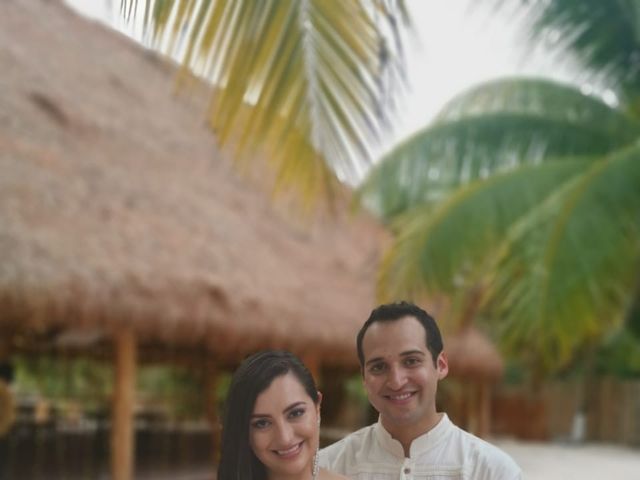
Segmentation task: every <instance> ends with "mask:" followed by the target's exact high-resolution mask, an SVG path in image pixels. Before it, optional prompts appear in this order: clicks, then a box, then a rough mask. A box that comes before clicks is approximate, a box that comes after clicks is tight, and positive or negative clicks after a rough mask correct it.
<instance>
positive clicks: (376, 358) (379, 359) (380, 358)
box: [365, 357, 384, 365]
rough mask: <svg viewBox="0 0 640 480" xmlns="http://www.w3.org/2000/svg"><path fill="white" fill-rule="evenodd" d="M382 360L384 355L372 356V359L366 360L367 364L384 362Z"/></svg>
mask: <svg viewBox="0 0 640 480" xmlns="http://www.w3.org/2000/svg"><path fill="white" fill-rule="evenodd" d="M382 361H384V358H382V357H375V358H372V359H371V360H367V361H366V362H365V365H370V364H372V363H377V362H382Z"/></svg>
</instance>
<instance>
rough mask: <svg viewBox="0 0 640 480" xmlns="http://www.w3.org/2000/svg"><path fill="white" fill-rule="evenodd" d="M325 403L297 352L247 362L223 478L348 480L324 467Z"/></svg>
mask: <svg viewBox="0 0 640 480" xmlns="http://www.w3.org/2000/svg"><path fill="white" fill-rule="evenodd" d="M321 399H322V395H321V394H320V392H318V391H317V390H316V386H315V383H314V382H313V378H312V377H311V374H310V373H309V371H308V370H307V369H306V368H305V366H304V365H303V364H302V362H301V361H300V360H299V359H298V358H297V357H295V356H294V355H293V354H291V353H289V352H282V351H266V352H260V353H257V354H255V355H253V356H251V357H249V358H247V359H246V360H245V361H244V362H243V363H242V365H240V367H239V368H238V370H236V372H235V374H234V375H233V379H232V381H231V386H230V388H229V394H228V396H227V401H226V414H225V419H224V426H223V430H222V454H221V458H220V465H219V467H218V480H277V479H283V478H288V479H290V480H342V479H344V478H345V477H342V476H340V475H337V474H334V473H331V472H328V471H326V470H324V469H321V468H318V463H317V462H318V457H317V456H318V445H319V434H320V401H321Z"/></svg>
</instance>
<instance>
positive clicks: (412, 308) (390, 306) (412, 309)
mask: <svg viewBox="0 0 640 480" xmlns="http://www.w3.org/2000/svg"><path fill="white" fill-rule="evenodd" d="M405 317H413V318H415V319H416V320H418V322H420V325H422V327H423V328H424V333H425V337H426V339H427V349H428V350H429V352H431V357H432V358H433V364H434V365H435V364H436V362H437V360H438V355H440V352H442V335H441V334H440V329H439V328H438V325H437V324H436V321H435V320H434V319H433V317H432V316H431V315H429V314H428V313H427V312H425V311H424V310H423V309H421V308H420V307H418V306H417V305H414V304H413V303H410V302H398V303H387V304H384V305H380V306H379V307H377V308H374V309H373V311H372V312H371V315H369V318H367V321H366V322H364V325H362V328H361V329H360V331H359V332H358V336H357V337H356V346H357V348H358V360H360V367H361V368H364V352H363V351H362V341H363V339H364V334H365V333H367V330H368V329H369V327H370V326H371V325H373V324H374V323H376V322H393V321H396V320H400V319H402V318H405Z"/></svg>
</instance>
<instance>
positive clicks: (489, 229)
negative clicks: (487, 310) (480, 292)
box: [379, 158, 591, 298]
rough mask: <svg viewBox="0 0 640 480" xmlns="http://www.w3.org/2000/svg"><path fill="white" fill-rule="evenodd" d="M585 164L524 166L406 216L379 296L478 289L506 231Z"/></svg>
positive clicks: (584, 161)
mask: <svg viewBox="0 0 640 480" xmlns="http://www.w3.org/2000/svg"><path fill="white" fill-rule="evenodd" d="M590 160H591V159H589V158H586V159H574V160H565V161H558V162H548V163H544V164H539V165H523V166H520V167H518V168H516V169H514V170H511V171H509V172H507V173H504V174H500V175H494V176H492V177H491V178H489V179H487V180H480V181H476V182H474V183H472V184H469V185H467V186H466V187H464V188H461V189H459V190H458V191H457V192H456V193H455V194H454V195H452V196H451V197H450V198H448V199H447V200H446V201H445V202H442V203H441V204H440V205H439V206H438V208H437V209H435V210H434V211H430V210H428V209H427V208H426V207H418V208H414V209H413V210H411V211H409V212H408V213H407V214H406V215H404V216H403V217H400V218H399V219H398V221H397V223H398V225H399V230H398V233H397V238H396V241H395V242H394V245H393V246H392V248H391V249H390V251H389V253H388V255H387V257H386V259H385V263H384V265H383V268H382V271H381V276H380V282H379V290H380V294H381V296H382V297H383V298H402V297H406V296H409V297H416V296H419V295H420V293H422V292H428V293H430V294H435V293H445V294H448V295H454V294H455V293H456V291H458V290H461V289H462V288H463V287H464V286H465V285H466V286H469V285H475V284H477V283H478V282H480V281H481V279H482V278H483V277H484V276H485V275H486V273H487V272H489V271H490V269H491V268H492V267H493V266H494V265H493V263H494V260H493V259H492V256H493V255H494V253H495V250H496V246H497V245H499V244H500V243H501V241H502V240H503V238H504V236H505V235H506V233H507V232H508V231H509V228H510V227H511V226H512V225H513V224H514V223H515V222H516V221H518V220H519V219H520V218H521V217H522V216H523V215H525V214H527V213H528V212H529V211H530V210H531V209H532V208H535V207H536V206H537V205H539V204H540V203H541V202H542V201H543V199H544V198H546V197H547V196H548V195H549V194H551V193H552V192H554V191H555V190H557V189H558V188H561V187H562V185H563V184H564V183H565V182H567V181H570V180H571V179H572V178H573V177H574V176H575V175H577V174H579V173H580V172H582V171H584V170H585V169H587V168H588V167H589V165H590V164H591V161H590Z"/></svg>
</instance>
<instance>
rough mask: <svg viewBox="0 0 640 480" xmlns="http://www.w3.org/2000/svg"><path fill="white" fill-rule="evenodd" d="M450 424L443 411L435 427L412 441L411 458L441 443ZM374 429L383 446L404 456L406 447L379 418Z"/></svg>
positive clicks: (394, 453) (401, 456) (400, 456)
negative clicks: (392, 435)
mask: <svg viewBox="0 0 640 480" xmlns="http://www.w3.org/2000/svg"><path fill="white" fill-rule="evenodd" d="M450 425H451V420H449V417H448V416H447V414H446V413H443V414H442V418H441V419H440V421H439V422H438V423H437V424H436V426H435V427H433V428H432V429H431V430H429V431H428V432H426V433H423V434H422V435H420V436H419V437H417V438H415V439H414V440H413V442H411V448H410V451H409V455H410V458H415V457H416V456H418V455H420V454H421V453H423V452H426V451H427V450H429V449H431V448H432V447H433V446H434V445H436V444H437V443H439V442H440V440H441V439H442V438H443V437H444V435H445V434H446V432H447V430H448V428H449V426H450ZM374 430H375V436H376V438H377V439H378V441H379V442H380V445H382V448H384V449H385V450H387V451H388V452H389V453H391V454H392V455H394V456H396V457H399V458H404V449H403V448H402V445H401V444H400V442H399V441H398V440H395V439H394V438H393V437H391V434H390V433H389V432H387V430H386V429H385V428H384V427H383V426H382V423H381V422H380V419H379V418H378V423H376V424H375V426H374Z"/></svg>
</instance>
